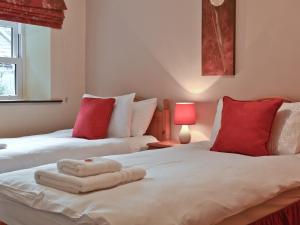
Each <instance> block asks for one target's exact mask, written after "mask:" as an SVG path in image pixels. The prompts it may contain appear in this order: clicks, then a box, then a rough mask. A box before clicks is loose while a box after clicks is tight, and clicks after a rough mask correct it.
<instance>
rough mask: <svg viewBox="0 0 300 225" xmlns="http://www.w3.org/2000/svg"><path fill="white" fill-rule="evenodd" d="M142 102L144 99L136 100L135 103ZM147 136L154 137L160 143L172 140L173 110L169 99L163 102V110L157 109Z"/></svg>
mask: <svg viewBox="0 0 300 225" xmlns="http://www.w3.org/2000/svg"><path fill="white" fill-rule="evenodd" d="M140 100H143V98H139V97H137V98H135V101H140ZM146 135H152V136H154V137H156V138H157V139H158V140H159V141H167V140H170V139H171V110H170V101H169V100H168V99H164V100H163V107H162V109H161V108H160V107H157V108H156V110H155V112H154V115H153V118H152V120H151V123H150V125H149V127H148V130H147V132H146Z"/></svg>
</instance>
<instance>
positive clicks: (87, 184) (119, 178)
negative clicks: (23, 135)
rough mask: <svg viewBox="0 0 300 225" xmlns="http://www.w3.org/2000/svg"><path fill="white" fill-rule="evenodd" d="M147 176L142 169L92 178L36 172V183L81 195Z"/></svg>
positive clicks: (132, 169) (54, 172) (129, 169)
mask: <svg viewBox="0 0 300 225" xmlns="http://www.w3.org/2000/svg"><path fill="white" fill-rule="evenodd" d="M145 175H146V171H145V170H144V169H141V168H127V169H124V170H121V171H118V172H114V173H105V174H101V175H96V176H90V177H75V176H70V175H66V174H62V173H59V171H57V170H38V171H36V172H35V181H36V183H38V184H41V185H44V186H49V187H52V188H55V189H58V190H61V191H65V192H70V193H73V194H80V193H86V192H91V191H97V190H103V189H108V188H112V187H116V186H118V185H121V184H126V183H130V182H133V181H137V180H141V179H143V178H144V177H145Z"/></svg>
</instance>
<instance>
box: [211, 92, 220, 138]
mask: <svg viewBox="0 0 300 225" xmlns="http://www.w3.org/2000/svg"><path fill="white" fill-rule="evenodd" d="M222 110H223V98H220V99H219V101H218V106H217V112H216V115H215V121H214V125H213V128H212V131H211V135H210V142H211V143H215V141H216V139H217V136H218V133H219V130H220V129H221V120H222Z"/></svg>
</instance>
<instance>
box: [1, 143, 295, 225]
mask: <svg viewBox="0 0 300 225" xmlns="http://www.w3.org/2000/svg"><path fill="white" fill-rule="evenodd" d="M208 149H209V144H208V143H198V144H191V145H186V146H178V147H174V148H169V149H164V150H160V151H146V152H140V153H133V154H128V155H120V156H110V157H109V158H112V159H115V160H118V161H120V162H121V163H122V164H123V165H124V166H139V167H143V168H145V169H146V170H147V176H146V178H145V179H144V180H142V181H139V182H135V183H130V184H126V185H122V186H119V187H117V188H113V189H109V190H105V191H99V192H93V193H89V194H86V195H72V194H69V193H64V192H61V191H58V190H55V189H52V188H48V187H45V186H41V185H37V184H35V182H34V177H33V176H34V172H35V170H36V168H32V169H28V170H23V171H15V172H12V173H6V174H1V175H0V187H1V188H0V193H1V194H2V196H0V199H1V201H3V200H4V199H5V198H9V199H10V200H13V201H15V202H18V203H19V204H24V205H27V206H29V207H31V208H35V209H36V210H43V211H46V212H48V215H50V214H53V213H57V214H60V215H61V216H60V218H65V216H66V217H68V219H69V221H72V222H73V224H85V225H96V224H97V225H123V224H133V223H134V224H141V225H153V224H155V225H172V224H182V225H194V224H197V225H216V224H218V223H220V222H221V221H223V220H224V219H226V218H229V217H231V216H233V215H236V214H238V213H241V212H243V211H245V210H247V209H249V208H251V207H253V206H257V205H259V204H261V203H263V202H265V201H268V200H270V199H272V198H274V197H276V196H278V195H279V194H281V193H283V192H285V191H288V190H292V189H294V188H298V187H300V173H299V171H300V155H289V156H266V157H249V156H242V155H236V154H225V153H218V152H210V151H208ZM44 167H45V168H47V169H51V168H55V165H46V166H44ZM44 167H43V168H44ZM39 169H40V168H39ZM3 195H4V196H5V198H4V197H3ZM1 201H0V210H1V207H2V208H5V207H6V205H5V203H4V204H1ZM62 215H64V216H62ZM3 219H4V222H10V221H12V219H15V220H16V219H20V220H22V218H20V217H15V216H14V215H11V217H5V215H4V217H3ZM21 224H22V223H21ZM24 224H26V223H24ZM43 224H46V225H48V223H47V220H44V223H43ZM66 224H67V225H69V224H68V223H66ZM73 224H72V225H73ZM12 225H15V224H12ZM70 225H71V224H70Z"/></svg>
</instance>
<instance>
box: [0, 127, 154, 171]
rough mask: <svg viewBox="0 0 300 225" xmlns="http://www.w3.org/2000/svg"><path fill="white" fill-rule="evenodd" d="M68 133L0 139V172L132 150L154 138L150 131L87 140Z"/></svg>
mask: <svg viewBox="0 0 300 225" xmlns="http://www.w3.org/2000/svg"><path fill="white" fill-rule="evenodd" d="M71 134H72V130H61V131H57V132H54V133H50V134H44V135H35V136H27V137H21V138H10V139H0V143H1V144H7V148H6V149H2V150H0V173H4V172H10V171H14V170H20V169H27V168H31V167H36V166H40V165H45V164H49V163H54V162H56V161H57V160H59V159H62V158H74V159H84V158H88V157H100V156H106V155H117V154H125V153H133V152H137V151H140V150H143V149H145V148H146V147H147V143H150V142H155V141H156V140H157V139H156V138H155V137H153V136H150V135H146V136H139V137H129V138H107V139H99V140H86V139H79V138H72V135H71Z"/></svg>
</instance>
